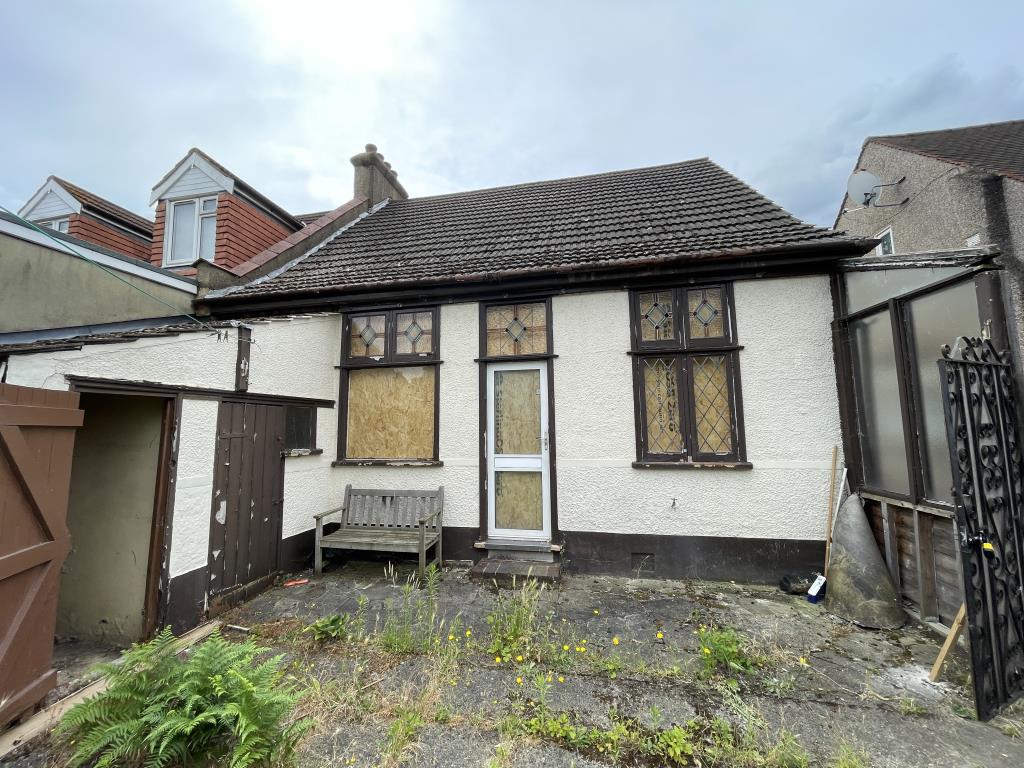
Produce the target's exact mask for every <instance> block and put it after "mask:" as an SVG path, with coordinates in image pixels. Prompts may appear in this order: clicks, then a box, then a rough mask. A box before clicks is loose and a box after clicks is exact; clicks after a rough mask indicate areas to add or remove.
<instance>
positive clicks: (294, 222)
mask: <svg viewBox="0 0 1024 768" xmlns="http://www.w3.org/2000/svg"><path fill="white" fill-rule="evenodd" d="M191 167H199V168H200V169H202V170H203V171H204V172H206V173H207V175H209V176H210V178H211V179H212V180H213V181H215V182H216V183H218V184H219V185H220V186H221V187H223V188H224V190H225V191H227V192H231V193H237V194H240V195H241V196H242V197H246V198H248V199H249V200H250V201H251V202H254V203H256V205H257V206H258V207H261V208H263V209H264V210H265V211H267V212H268V213H270V214H272V215H273V216H274V217H276V218H278V219H280V220H281V221H282V223H285V224H287V225H289V226H291V227H292V229H299V228H300V227H302V225H303V223H304V222H302V221H301V220H299V219H298V218H297V217H295V216H293V215H292V214H290V213H288V211H286V210H285V209H284V208H282V207H281V206H279V205H278V204H277V203H275V202H274V201H273V200H271V199H270V198H269V197H267V196H266V195H264V194H263V193H261V192H259V191H258V190H257V189H256V188H255V187H253V186H252V185H250V184H247V183H246V182H244V181H243V180H242V179H240V178H239V177H238V176H237V175H235V174H234V173H232V172H231V171H229V170H228V169H227V168H225V167H224V166H223V165H221V164H220V163H218V162H217V161H216V160H214V159H213V158H212V157H210V156H209V155H208V154H206V153H205V152H203V150H201V149H199V148H198V147H192V149H190V150H189V151H188V152H186V153H185V156H184V157H183V158H181V160H179V161H178V162H177V163H175V164H174V166H173V167H172V168H171V170H169V171H168V172H167V173H165V174H164V176H163V178H161V179H160V181H158V182H157V183H156V184H154V185H153V194H152V196H151V199H150V203H151V204H152V203H155V202H156V201H157V200H159V199H160V198H161V197H162V196H163V194H164V193H165V192H166V191H167V190H168V189H169V188H170V187H171V186H172V185H173V184H174V182H175V181H177V180H178V179H179V178H180V177H181V176H182V175H183V174H184V173H186V172H187V171H188V170H189V169H190V168H191Z"/></svg>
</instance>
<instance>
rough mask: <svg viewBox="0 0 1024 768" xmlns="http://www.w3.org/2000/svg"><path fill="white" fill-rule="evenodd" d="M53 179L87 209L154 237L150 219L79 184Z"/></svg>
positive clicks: (53, 177)
mask: <svg viewBox="0 0 1024 768" xmlns="http://www.w3.org/2000/svg"><path fill="white" fill-rule="evenodd" d="M51 178H52V179H53V180H54V181H56V182H57V183H58V184H60V185H61V186H62V187H64V189H66V190H67V191H68V194H69V195H71V196H72V197H74V198H75V199H76V200H78V202H80V203H81V204H82V205H84V206H86V207H87V208H92V209H94V210H95V211H98V212H99V213H101V214H103V215H104V216H107V217H108V218H111V219H114V220H115V221H117V222H118V223H120V224H124V225H126V226H129V227H131V228H133V229H137V230H139V232H140V233H141V234H145V235H146V236H147V237H150V238H151V237H153V222H152V221H150V220H149V219H147V218H145V217H143V216H139V215H138V214H137V213H132V212H131V211H129V210H127V209H125V208H122V207H121V206H120V205H115V204H114V203H112V202H110V201H109V200H107V199H105V198H102V197H100V196H99V195H95V194H93V193H92V192H90V191H89V190H87V189H82V188H81V187H80V186H78V185H77V184H72V183H71V182H70V181H65V180H64V179H62V178H59V177H57V176H52V177H51Z"/></svg>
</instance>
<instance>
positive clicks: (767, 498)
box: [553, 277, 841, 539]
mask: <svg viewBox="0 0 1024 768" xmlns="http://www.w3.org/2000/svg"><path fill="white" fill-rule="evenodd" d="M735 295H736V316H737V334H738V337H739V338H738V340H739V343H740V344H742V345H743V346H744V349H743V351H741V352H740V372H741V387H742V394H743V402H744V416H745V421H746V441H747V459H748V460H749V461H750V462H752V463H753V465H754V469H752V470H745V471H741V470H725V469H692V470H670V469H633V468H632V467H631V463H632V462H633V460H634V459H635V453H636V448H635V444H636V440H635V437H634V425H633V395H632V385H633V384H632V382H633V377H632V368H631V360H630V358H629V356H628V355H626V354H625V351H626V350H628V349H629V342H630V339H629V304H628V299H627V294H626V293H625V292H621V291H618V292H609V293H599V294H583V295H577V296H564V297H556V298H555V299H554V301H553V315H554V317H553V328H554V334H555V352H556V353H557V354H558V359H557V360H555V363H554V366H555V424H556V427H557V440H558V446H557V450H558V522H559V527H560V528H561V529H562V530H578V531H604V532H611V533H660V534H676V535H691V536H742V537H765V538H795V539H818V538H823V536H824V528H825V523H824V516H825V507H826V506H827V505H828V501H827V494H828V469H829V465H830V461H831V451H832V446H833V445H835V444H841V435H840V427H839V404H838V396H837V393H836V385H835V373H834V367H833V361H832V344H831V329H830V322H831V318H832V301H831V297H830V294H829V284H828V279H827V278H825V277H809V278H793V279H778V280H758V281H744V282H738V283H736V284H735Z"/></svg>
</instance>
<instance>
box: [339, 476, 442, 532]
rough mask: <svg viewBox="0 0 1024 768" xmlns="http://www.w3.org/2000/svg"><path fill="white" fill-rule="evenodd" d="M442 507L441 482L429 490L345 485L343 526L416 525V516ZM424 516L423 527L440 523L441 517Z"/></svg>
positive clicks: (398, 526)
mask: <svg viewBox="0 0 1024 768" xmlns="http://www.w3.org/2000/svg"><path fill="white" fill-rule="evenodd" d="M443 507H444V486H441V487H440V488H437V489H435V490H431V491H391V490H381V489H379V488H353V487H352V486H351V485H347V486H345V517H344V522H343V523H342V525H343V526H345V527H347V528H354V527H360V528H417V527H419V520H420V518H421V517H425V516H427V515H429V514H431V513H433V512H435V511H437V510H440V509H443ZM442 516H443V515H438V516H437V517H435V518H433V519H431V520H428V521H427V524H426V527H427V528H428V529H436V528H439V527H440V526H441V517H442Z"/></svg>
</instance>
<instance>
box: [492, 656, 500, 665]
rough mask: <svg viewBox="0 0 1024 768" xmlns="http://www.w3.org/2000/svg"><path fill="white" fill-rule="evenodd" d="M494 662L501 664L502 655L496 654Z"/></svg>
mask: <svg viewBox="0 0 1024 768" xmlns="http://www.w3.org/2000/svg"><path fill="white" fill-rule="evenodd" d="M494 663H495V664H501V656H495V657H494Z"/></svg>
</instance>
